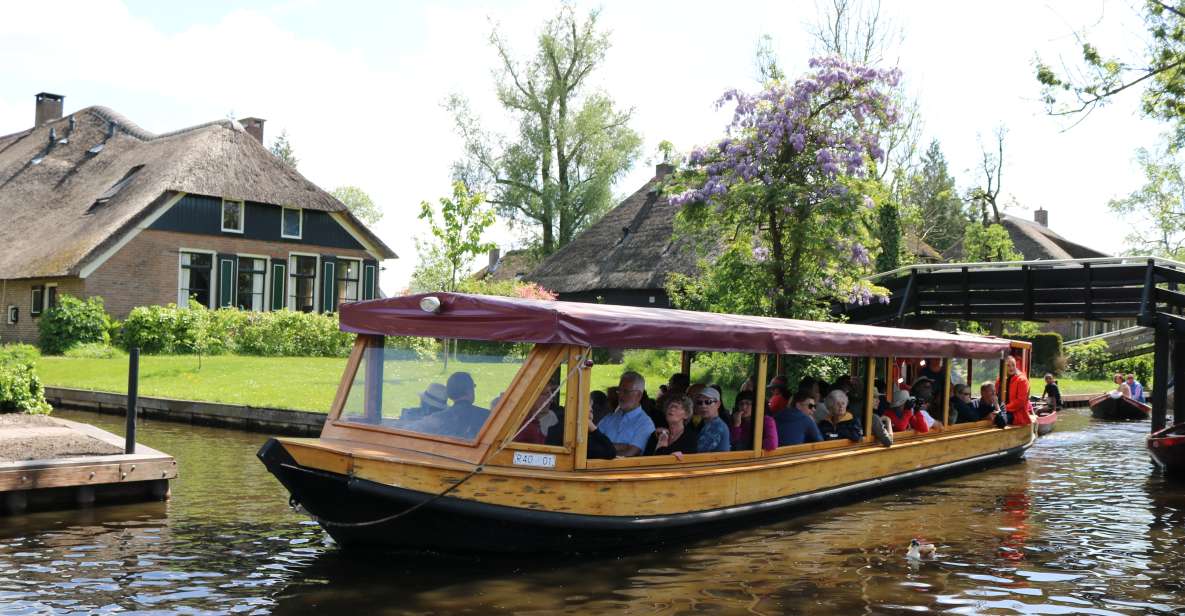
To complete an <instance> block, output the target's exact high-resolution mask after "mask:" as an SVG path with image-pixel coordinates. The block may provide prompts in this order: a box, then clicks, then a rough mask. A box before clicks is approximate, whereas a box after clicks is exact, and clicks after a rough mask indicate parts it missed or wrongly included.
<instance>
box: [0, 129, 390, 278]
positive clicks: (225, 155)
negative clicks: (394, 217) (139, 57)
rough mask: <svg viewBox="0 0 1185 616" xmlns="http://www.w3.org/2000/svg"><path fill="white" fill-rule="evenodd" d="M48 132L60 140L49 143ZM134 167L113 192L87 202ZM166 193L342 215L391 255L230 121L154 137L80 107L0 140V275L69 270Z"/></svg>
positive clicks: (64, 272) (30, 275) (371, 237)
mask: <svg viewBox="0 0 1185 616" xmlns="http://www.w3.org/2000/svg"><path fill="white" fill-rule="evenodd" d="M71 118H73V120H74V122H75V125H74V128H73V130H71V128H70V121H71ZM113 124H114V126H115V130H114V132H113V133H111V134H110V136H108V135H109V130H110V128H111V127H112V126H113ZM51 130H52V131H54V133H55V137H56V138H57V139H58V140H59V142H57V143H54V145H53V146H52V147H50V131H51ZM61 140H65V143H61V142H60V141H61ZM100 144H101V145H102V148H101V150H100V151H98V152H97V153H96V152H95V151H94V150H97V149H99V148H97V147H96V146H98V145H100ZM88 150H91V151H90V152H88ZM38 159H40V160H38ZM136 167H141V168H140V169H139V170H138V171H137V172H136V173H135V174H134V175H132V176H131V177H130V179H129V181H128V182H127V183H126V185H125V186H124V187H123V188H122V189H121V190H120V191H119V192H118V193H117V194H115V195H114V196H113V197H112V198H111V199H110V200H108V201H107V202H105V203H103V204H102V205H101V206H96V207H93V208H92V205H94V204H95V201H96V199H97V198H99V197H100V196H102V195H103V194H104V193H105V192H108V191H109V189H111V188H112V187H113V186H114V185H115V184H116V183H118V182H120V180H121V179H124V178H125V177H127V176H128V173H129V171H131V170H133V169H134V168H136ZM175 192H186V193H194V194H202V195H212V196H221V197H227V198H233V199H243V200H247V201H256V202H260V203H270V204H276V205H289V206H296V207H301V208H305V209H310V210H321V211H325V212H341V213H342V214H343V215H344V216H346V217H347V218H348V219H349V220H350V222H351V223H352V224H353V226H354V229H355V230H356V231H357V232H359V233H361V234H363V235H364V236H365V237H366V239H367V240H368V241H369V242H370V243H372V244H373V245H374V246H375V247H377V249H378V250H379V251H380V252H381V256H383V257H384V258H393V257H394V256H395V254H394V253H393V252H392V251H391V249H390V248H388V247H387V246H386V245H385V244H383V242H382V241H381V240H379V239H378V238H377V237H375V236H374V235H373V233H371V232H370V231H369V230H368V229H366V227H365V225H363V224H362V223H361V222H359V221H358V220H357V219H356V218H354V217H353V215H352V214H350V213H349V212H348V211H347V210H346V207H345V206H344V205H342V204H341V202H339V201H338V200H337V199H334V198H333V197H332V196H331V195H329V194H328V193H326V192H325V191H323V190H321V189H320V188H318V187H317V186H316V185H315V184H313V183H312V182H310V181H308V180H307V179H305V178H304V176H302V175H301V174H300V173H298V172H297V171H296V170H295V169H292V168H291V167H289V166H288V165H286V164H284V163H283V162H282V161H280V160H279V159H277V158H276V157H275V156H273V155H272V154H271V153H270V152H268V151H267V149H266V148H265V147H264V146H263V144H261V143H260V142H259V141H258V140H257V139H255V138H254V137H252V136H251V135H249V134H248V133H247V132H245V131H244V130H243V128H242V127H241V126H240V125H239V124H238V122H235V121H234V120H218V121H215V122H209V123H206V124H201V125H198V126H193V127H190V128H185V129H182V130H178V131H173V132H169V133H164V134H160V135H156V134H153V133H151V132H149V131H147V130H144V129H143V128H141V127H139V126H137V125H136V124H135V123H133V122H131V121H130V120H128V119H126V118H124V117H122V116H120V115H119V114H117V113H115V112H114V111H112V110H110V109H107V108H105V107H87V108H85V109H81V110H79V111H77V112H75V113H74V114H73V115H72V116H68V117H63V118H61V119H58V120H54V121H52V122H49V123H47V124H45V125H43V126H38V127H36V128H33V129H30V130H25V131H21V132H19V133H15V134H12V135H7V136H2V137H0V220H2V221H4V223H3V224H0V246H3V247H4V248H3V250H0V279H6V278H33V277H48V276H65V275H75V274H77V272H78V270H79V269H80V268H81V267H82V265H84V264H85V263H86V261H88V259H89V257H91V256H92V255H94V254H97V252H98V251H100V250H101V249H102V248H103V247H104V246H107V245H110V244H112V243H113V242H114V241H116V240H117V239H118V238H119V237H120V236H121V235H123V234H124V233H125V232H127V231H129V230H131V228H132V227H133V226H134V225H135V224H136V223H137V222H138V221H140V220H141V219H143V218H144V217H145V216H147V214H148V213H149V212H150V210H151V207H150V206H151V205H153V204H154V203H158V202H160V201H161V200H162V199H163V198H166V197H167V195H168V194H171V193H175Z"/></svg>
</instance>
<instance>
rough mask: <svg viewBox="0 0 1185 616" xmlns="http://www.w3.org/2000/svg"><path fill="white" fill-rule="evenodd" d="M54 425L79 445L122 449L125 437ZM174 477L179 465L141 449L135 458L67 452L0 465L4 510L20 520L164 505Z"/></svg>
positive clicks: (60, 421) (68, 423) (87, 427)
mask: <svg viewBox="0 0 1185 616" xmlns="http://www.w3.org/2000/svg"><path fill="white" fill-rule="evenodd" d="M53 423H54V424H56V426H55V427H60V428H62V430H60V431H61V432H63V433H65V432H68V433H70V434H69V435H70V436H72V437H76V438H77V439H79V440H89V439H94V440H95V441H98V447H97V449H99V450H103V451H119V452H122V451H123V449H124V439H123V437H119V436H116V435H114V434H111V433H110V432H107V431H105V430H100V429H99V428H96V427H94V426H91V425H87V424H83V423H78V422H74V421H68V420H65V419H57V418H54V419H53ZM17 429H18V430H19V428H17ZM42 455H56V454H53V453H52V452H50V453H43V454H42ZM176 476H177V461H176V460H175V459H174V458H173V457H172V456H170V455H168V454H166V453H163V452H160V451H157V450H155V449H152V448H150V447H145V446H144V445H140V444H137V445H136V453H133V454H125V453H101V454H84V455H70V454H69V452H67V454H66V455H65V456H64V457H46V458H40V459H32V460H17V461H6V462H0V497H2V501H3V508H2V510H3V511H4V512H6V513H10V514H19V513H23V512H24V511H26V510H27V509H29V508H37V509H46V508H61V507H71V506H73V507H85V506H89V505H91V504H94V503H96V502H110V501H125V502H126V501H147V500H163V499H166V498H168V496H169V481H170V480H171V479H173V478H175V477H176Z"/></svg>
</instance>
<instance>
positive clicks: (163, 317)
mask: <svg viewBox="0 0 1185 616" xmlns="http://www.w3.org/2000/svg"><path fill="white" fill-rule="evenodd" d="M190 312H191V311H189V310H186V309H183V308H178V307H177V306H176V305H174V304H169V305H168V306H139V307H136V308H133V309H132V312H131V313H130V314H128V318H127V320H125V321H124V322H123V327H122V328H121V330H122V336H121V337H122V340H121V343H122V345H123V347H124V348H125V349H131V348H132V347H140V352H142V353H148V354H154V353H166V354H169V353H182V352H187V350H189V349H191V348H192V342H191V340H192V338H191V334H190V332H189V331H188V330H189V325H190V322H191V321H192V319H191V317H190V316H189V314H190Z"/></svg>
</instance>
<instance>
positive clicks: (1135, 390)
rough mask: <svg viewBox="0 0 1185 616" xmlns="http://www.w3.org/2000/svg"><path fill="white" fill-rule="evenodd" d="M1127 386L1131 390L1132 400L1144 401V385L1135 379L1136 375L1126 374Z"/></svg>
mask: <svg viewBox="0 0 1185 616" xmlns="http://www.w3.org/2000/svg"><path fill="white" fill-rule="evenodd" d="M1127 386H1128V387H1130V388H1131V390H1132V400H1135V401H1136V402H1145V400H1144V386H1143V385H1140V382H1139V381H1137V380H1136V375H1134V374H1129V375H1127Z"/></svg>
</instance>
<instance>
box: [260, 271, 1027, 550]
mask: <svg viewBox="0 0 1185 616" xmlns="http://www.w3.org/2000/svg"><path fill="white" fill-rule="evenodd" d="M340 321H341V327H342V329H343V330H346V331H350V332H354V333H356V334H358V337H357V341H356V343H355V347H354V351H353V353H352V354H351V356H350V359H349V361H348V362H347V366H346V370H345V374H343V377H342V381H341V384H340V385H339V388H338V391H337V395H336V397H335V399H334V403H333V407H332V408H331V409H329V416H328V418H327V420H326V422H325V427H324V429H323V431H322V434H321V436H320V438H316V439H301V438H277V439H272V440H270V441H269V442H268V443H267V444H266V445H265V446H264V447H263V448H262V449H261V450H260V452H259V457H260V459H261V460H262V461H263V463H264V464H265V465H267V467H268V469H269V471H271V472H272V473H273V474H274V475H275V476H276V477H277V478H278V479H279V480H280V482H281V483H283V485H284V486H285V487H286V488H287V489H288V490H289V492H290V494H291V500H292V502H293V503H294V504H299V505H300V506H302V507H303V508H304V509H305V510H306V511H307V512H308V513H309V514H310V515H312V516H313V517H314V519H316V520H317V521H318V522H319V523H320V524H321V525H322V526H323V527H324V528H325V529H326V530H327V531H328V532H329V533H330V535H332V536H333V537H334V539H335V540H336V541H337V542H338V543H339V544H341V545H342V546H345V547H351V548H352V547H395V548H426V549H433V550H447V551H499V552H529V551H544V550H545V551H573V550H586V549H613V548H618V547H635V546H638V545H642V544H645V543H650V542H655V541H661V540H665V539H668V538H674V537H679V536H684V535H689V534H700V533H712V532H720V531H723V530H726V529H729V528H734V527H735V525H734V523H731V522H729V521H728V520H733V519H739V518H748V517H751V516H754V515H756V514H762V513H769V512H775V511H776V512H783V511H786V510H790V509H793V508H796V507H802V506H807V505H811V506H819V505H824V506H825V505H828V504H832V503H836V502H838V501H839V499H841V498H846V497H849V496H851V495H853V494H857V493H861V492H864V493H867V492H870V491H871V492H873V493H880V492H883V491H884V490H886V489H887V488H888V487H889V486H891V485H893V484H895V483H900V482H906V481H921V480H924V479H926V478H927V477H932V476H935V475H937V474H940V473H947V472H951V471H957V470H963V469H970V468H976V467H981V466H983V465H985V464H990V463H997V462H1001V461H1005V460H1010V459H1017V458H1019V457H1021V456H1022V455H1023V453H1024V451H1025V450H1026V449H1027V448H1028V447H1029V446H1031V445H1032V443H1033V442H1034V440H1035V438H1036V428H1035V424H1030V425H1010V426H1007V427H1004V428H997V427H995V426H994V425H993V423H992V422H991V421H990V420H984V421H974V422H968V423H961V424H955V425H948V426H946V427H945V428H943V429H941V430H936V431H931V432H925V433H918V432H913V431H905V432H900V433H898V434H895V435H894V442H893V443H892V445H891V446H889V447H884V446H882V445H881V444H879V443H878V442H876V441H875V440H874V437H873V436H872V435H871V434H868V435H866V436H864V437H862V438H859V440H847V439H837V440H828V441H823V442H814V443H804V444H791V445H785V446H779V447H776V448H773V449H769V450H766V449H764V448H763V444H764V443H763V438H762V429H763V426H764V425H765V422H764V421H763V415H764V412H765V409H766V405H765V401H766V398H767V395H766V394H767V392H766V389H767V385H766V383H767V381H768V380H769V379H770V378H771V376H773V375H770V374H768V372H767V370H768V367H769V364H770V363H772V362H770V361H769V360H770V358H771V356H772V357H775V358H776V357H780V356H784V355H827V356H838V357H849V358H857V361H856V362H854V365H855V366H856V367H857V370H860V371H861V372H860V374H852V375H848V376H850V377H857V378H856V380H859V381H860V382H861V389H856V390H853V391H852V392H851V397H852V399H853V400H860V401H861V402H860V404H859V406H855V405H853V407H852V408H851V409H850V410H851V414H853V415H855V416H856V417H859V418H861V420H862V421H861V423H862V424H863V425H865V426H869V425H871V423H872V421H874V419H873V409H874V406H875V404H876V398H877V391H876V390H875V389H874V388H873V381H874V380H876V379H878V378H879V379H881V380H884V379H885V378H886V377H887V376H888V375H889V374H890V370H889V368H890V367H891V366H895V365H897V364H896V359H898V358H919V357H920V358H947V359H948V361H947V362H946V364H945V374H946V380H947V382H948V386H949V379H950V365H951V363H953V360H959V361H966V362H970V361H972V360H975V361H979V362H983V361H989V362H990V365H991V370H990V371H989V373H990V374H998V373H999V371H1000V370H1001V366H1002V363H1001V362H1002V358H1003V357H1004V356H1005V355H1006V354H1007V353H1008V352H1009V348H1010V342H1009V341H1008V340H1004V339H999V338H991V337H984V336H970V335H956V334H947V333H942V332H934V331H915V330H899V329H892V328H881V327H871V326H860V325H850V324H842V323H822V322H808V321H795V320H788V319H774V318H763V317H749V316H737V315H727V314H707V313H697V312H688V311H680V310H663V309H650V308H630V307H622V306H607V305H600V304H579V303H571V302H545V301H538V300H520V299H511V298H495V297H483V296H471V295H462V294H452V293H433V294H426V295H416V296H408V297H399V298H391V299H383V300H374V301H367V302H358V303H353V304H345V305H343V306H342V308H341V314H340ZM450 349H452V350H451V351H450ZM594 349H654V350H674V351H680V352H682V358H683V364H682V365H683V370H682V371H683V372H688V371H689V367H690V365H691V361H692V359H693V358H692V353H693V352H694V353H700V354H725V353H740V354H744V355H747V356H748V357H747V358H745V359H746V361H745V362H741V363H740V364H739V365H748V366H753V367H754V368H755V371H756V375H753V376H754V377H755V378H753V379H752V382H754V383H755V384H756V387H755V392H754V397H755V400H756V403H755V404H754V405H753V409H754V410H753V417H752V423H751V425H752V428H751V429H752V434H751V436H750V437H749V441H748V442H747V443H739V444H735V443H734V445H733V447H732V450H731V451H717V452H712V453H685V454H684V453H681V452H676V453H672V454H667V455H642V456H617V457H614V456H613V450H614V449H615V448H616V449H617V450H618V451H619V452H622V453H631V452H630V450H629V448H628V444H627V443H613V444H611V445H610V446H609V452H610V453H609V455H608V456H605V457H606V458H609V459H601V458H599V457H597V454H596V453H594V451H595V450H594V449H593V448H592V447H591V446H592V445H593V444H596V443H598V442H602V441H604V434H603V433H601V431H600V430H598V428H597V426H595V425H593V422H592V421H591V418H590V413H591V409H590V390H591V388H592V383H593V380H594V374H595V373H596V372H597V371H598V370H606V371H607V372H610V373H611V374H612V375H613V377H614V378H615V377H616V375H617V373H619V372H620V370H621V367H620V366H604V367H602V366H600V365H597V364H595V362H593V360H592V358H593V356H594ZM749 360H752V361H751V362H749ZM932 365H938V364H937V363H935V364H932ZM446 377H447V378H446ZM440 381H444V382H443V383H441V382H440ZM601 382H604V380H602V381H601ZM738 382H739V381H738ZM621 383H622V390H621V391H622V394H621V395H622V396H623V397H622V400H625V399H626V398H625V396H626V395H627V394H628V395H630V396H632V395H634V394H638V393H639V392H640V391H641V390H640V389H638V388H637V386H638V385H639V384H640V383H638V382H637V381H628V380H626V378H625V377H623V378H622V380H621ZM626 385H628V387H627V386H626ZM641 385H642V387H643V388H644V383H642V384H641ZM771 385H772V383H771ZM936 389H937V388H936ZM631 392H632V393H631ZM880 393H881V394H886V393H888V394H889V395H891V394H892V392H891V391H890V392H880ZM446 398H447V400H445V399H446ZM935 400H936V404H937V406H934V407H931V410H933V411H934V413H935V414H936V415H940V417H939V419H945V418H946V417H947V415H948V413H949V408H948V407H946V406H945V405H946V404H949V402H946V401H937V398H936V399H935ZM487 401H488V402H487ZM446 402H448V403H450V404H447V405H446V404H445V403H446ZM623 404H624V402H623ZM938 407H943V408H942V409H941V410H939V408H938ZM781 412H798V411H794V409H787V410H782V411H781ZM626 414H628V413H622V414H620V415H619V414H618V413H614V414H613V415H617V416H619V417H624V416H625V415H626ZM543 418H549V421H547V422H543V421H542V419H543ZM607 421H608V418H606V419H605V420H601V424H600V425H601V426H602V427H606V426H608V425H609V424H608V423H606V422H607ZM647 421H649V420H647ZM543 423H547V426H543V425H542V424H543ZM651 428H653V425H651ZM868 432H869V433H871V432H872V431H871V430H868ZM532 435H534V436H532ZM544 435H546V436H545V439H546V440H542V439H544ZM749 443H751V444H749ZM676 454H679V455H676Z"/></svg>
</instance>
